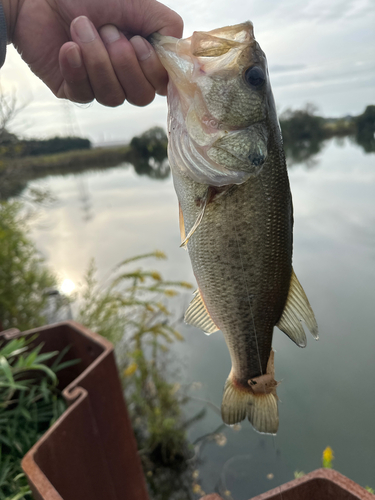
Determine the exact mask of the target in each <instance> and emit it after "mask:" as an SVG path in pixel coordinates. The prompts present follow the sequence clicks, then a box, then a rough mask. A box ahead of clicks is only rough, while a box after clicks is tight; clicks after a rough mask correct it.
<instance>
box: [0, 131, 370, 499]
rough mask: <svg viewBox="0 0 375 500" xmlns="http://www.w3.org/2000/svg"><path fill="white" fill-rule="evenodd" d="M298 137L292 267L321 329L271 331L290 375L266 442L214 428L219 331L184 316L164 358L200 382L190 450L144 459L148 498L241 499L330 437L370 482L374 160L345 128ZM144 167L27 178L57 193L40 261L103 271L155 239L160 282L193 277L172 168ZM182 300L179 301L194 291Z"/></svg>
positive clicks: (189, 412)
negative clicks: (165, 458)
mask: <svg viewBox="0 0 375 500" xmlns="http://www.w3.org/2000/svg"><path fill="white" fill-rule="evenodd" d="M304 140H305V141H307V142H306V143H305V144H306V149H307V150H309V151H313V153H312V154H311V155H309V154H306V155H305V156H304V158H303V161H304V163H306V159H307V160H309V159H316V158H319V160H320V163H319V168H315V169H310V170H309V169H306V168H301V167H298V166H295V167H293V168H292V169H291V172H290V181H291V186H292V192H293V201H294V207H295V259H294V265H295V268H296V270H298V272H299V274H300V276H301V281H303V283H304V286H305V288H306V291H308V293H309V298H310V300H311V302H312V304H313V306H314V309H315V311H316V314H317V318H318V321H319V325H320V328H321V340H320V341H319V342H317V343H315V342H314V343H312V342H310V343H309V345H308V347H307V348H306V349H305V350H298V348H296V347H295V346H293V345H291V343H290V341H289V340H288V339H287V338H286V337H285V336H283V335H282V334H280V332H278V331H277V330H276V331H275V335H274V345H275V348H276V349H277V351H278V366H277V371H278V374H279V377H280V379H284V380H286V381H287V383H285V384H283V383H282V384H281V385H280V394H279V395H280V398H281V400H282V403H281V404H280V421H281V425H280V431H279V433H278V435H277V437H276V438H275V440H273V439H272V438H270V439H267V438H265V437H263V436H260V435H258V434H256V433H255V432H253V431H252V430H251V429H250V428H249V425H248V423H247V422H244V424H243V426H242V428H241V430H239V431H235V430H234V429H231V428H228V427H225V428H224V427H222V422H221V419H220V415H219V413H218V412H217V411H216V408H217V406H218V405H220V402H221V397H222V389H223V384H224V381H225V379H226V377H227V374H228V372H229V369H230V366H229V364H230V361H229V357H228V354H227V349H226V347H225V343H224V340H223V338H222V336H221V335H220V333H218V334H217V335H216V336H214V335H212V336H210V337H206V336H204V335H202V333H201V332H199V331H197V330H194V329H193V328H190V327H187V326H182V327H181V331H182V333H183V336H184V337H185V342H184V343H181V344H177V345H176V346H175V349H174V350H173V356H172V358H173V360H174V362H175V363H176V365H178V367H179V368H180V369H181V374H180V380H179V381H183V383H184V384H186V385H188V386H191V388H193V385H192V384H193V383H194V382H199V384H196V388H194V391H195V392H194V397H193V395H192V394H191V392H190V393H189V396H190V398H189V401H188V403H187V404H186V406H184V407H183V410H182V411H183V415H184V419H185V420H186V421H189V419H192V418H193V417H194V416H195V415H197V414H200V412H202V411H203V410H206V411H205V413H204V414H203V413H202V418H201V419H200V420H198V421H195V422H194V425H191V426H190V427H189V428H188V429H187V435H188V439H189V441H190V443H191V444H192V447H189V446H188V447H187V449H186V455H185V458H187V460H186V461H185V462H186V463H184V460H182V461H178V460H176V462H175V463H174V466H173V467H167V466H166V465H165V464H164V465H160V464H159V465H157V466H155V465H150V464H149V468H148V469H147V473H148V478H149V480H150V485H151V486H150V488H151V489H152V491H154V495H155V498H158V499H159V498H160V499H163V500H164V498H166V499H167V498H168V499H169V498H173V499H174V500H180V499H181V500H182V499H185V498H186V499H191V498H196V497H199V495H200V492H202V491H206V492H207V493H208V492H212V491H215V490H216V491H219V492H220V493H221V495H222V496H223V497H224V498H225V494H227V493H228V492H229V493H228V494H230V495H231V496H232V497H233V498H235V499H236V500H247V499H248V498H249V497H251V496H252V495H255V494H258V493H261V492H262V491H265V490H267V489H270V488H273V487H276V486H277V485H278V484H280V483H282V482H286V481H288V480H290V479H292V478H293V474H294V472H295V471H296V470H304V471H306V472H309V471H311V470H313V469H315V468H317V467H319V466H320V456H321V452H322V450H323V449H324V448H325V447H326V446H327V445H330V446H332V447H333V449H334V450H335V452H336V457H337V461H336V466H337V468H338V470H339V471H340V472H343V473H344V474H345V475H347V476H349V477H350V478H352V479H354V480H355V481H357V482H358V483H360V484H362V485H366V484H368V483H370V486H374V484H373V479H372V477H373V463H374V458H375V457H374V449H375V441H374V439H375V435H374V433H373V432H372V426H373V423H372V420H373V415H374V412H375V407H374V399H373V398H371V397H368V395H369V394H372V393H373V387H372V386H373V380H374V377H375V372H374V370H375V365H374V363H373V353H374V349H375V344H374V339H375V337H374V335H373V324H374V321H375V317H374V308H373V301H374V288H373V283H374V279H375V275H374V271H375V267H374V216H373V214H374V210H375V207H374V200H375V172H374V169H373V164H372V161H371V160H372V158H371V157H369V156H366V155H365V154H364V153H365V151H366V149H365V148H364V147H363V146H361V149H359V147H358V145H356V144H355V143H354V140H348V139H347V138H345V139H341V146H340V147H338V141H337V139H336V140H334V141H329V140H323V141H320V143H319V141H318V144H320V145H321V149H320V150H319V151H320V152H319V153H317V152H316V150H315V152H314V148H312V147H310V146H311V144H310V146H309V142H308V139H304ZM301 144H302V145H303V144H304V143H303V141H302V142H300V147H302V145H301ZM366 144H368V143H367V142H366ZM370 145H371V141H370ZM314 147H315V146H314ZM366 147H367V146H366ZM309 148H310V149H309ZM370 149H371V148H370ZM290 154H291V153H289V157H290ZM145 171H147V168H145ZM150 177H151V176H149V175H148V174H147V173H146V174H144V175H138V174H136V172H135V170H133V168H131V167H130V165H129V164H126V165H124V164H123V165H122V167H120V168H111V169H108V170H105V171H104V170H101V171H93V170H90V171H87V172H85V173H80V174H79V175H74V176H73V175H70V176H64V177H62V176H60V177H58V178H57V177H53V176H52V175H51V176H49V177H48V178H47V179H45V180H43V181H41V180H38V181H33V182H31V183H30V184H29V188H28V189H30V187H36V186H40V185H44V186H45V187H48V188H49V189H51V191H52V192H54V193H56V195H57V197H58V198H59V200H60V203H59V205H58V206H52V207H48V209H46V210H44V212H43V217H44V221H45V223H46V224H48V227H50V230H48V231H45V229H43V228H41V227H40V225H39V226H38V227H36V226H34V227H33V229H32V236H33V239H34V240H35V241H36V242H37V245H38V248H39V249H40V250H41V251H42V253H43V254H44V255H45V256H46V258H47V260H48V263H49V265H50V266H51V267H53V268H54V269H56V270H58V271H59V272H64V273H65V274H66V276H69V278H71V279H72V280H73V281H74V282H75V283H78V282H79V281H80V280H81V278H82V269H85V268H86V267H87V263H88V259H89V258H90V257H91V256H94V257H95V258H96V260H97V262H98V267H99V270H100V272H101V273H102V274H104V273H105V272H106V271H107V270H108V268H111V267H113V265H114V264H115V263H116V262H120V261H121V260H123V259H124V258H125V256H128V255H135V254H140V253H142V252H144V251H145V249H150V247H151V248H161V249H162V250H165V252H166V253H167V254H168V255H169V256H170V260H169V261H168V262H161V263H160V266H158V270H159V271H162V272H163V274H165V276H166V278H167V279H171V280H173V279H175V278H176V277H178V279H183V280H186V281H190V282H192V281H193V279H194V277H193V275H192V272H191V268H190V264H189V262H188V257H187V254H186V252H183V251H182V250H180V249H179V247H178V245H179V234H178V215H177V214H178V211H177V206H176V205H177V203H176V198H175V193H174V191H173V186H172V181H171V178H170V177H169V178H167V179H166V180H165V181H164V182H159V183H157V182H154V181H153V179H151V178H150ZM77 178H78V179H82V180H83V181H84V185H85V189H86V190H87V191H89V193H90V203H91V206H92V207H95V213H96V217H95V218H94V219H92V220H91V221H90V224H86V223H84V221H82V220H81V218H80V217H77V213H78V214H79V213H80V210H81V209H82V202H81V200H80V198H79V197H78V196H77ZM154 178H155V177H154ZM93 209H94V208H93ZM46 224H45V225H46ZM0 250H1V248H0ZM23 295H24V294H23ZM185 299H186V302H187V303H188V302H189V299H190V297H187V296H186V297H185ZM171 363H172V362H171ZM312 374H313V375H312ZM174 382H175V380H174ZM194 387H195V386H194ZM337 422H340V425H337ZM223 444H224V445H223ZM279 450H280V451H279ZM184 453H185V452H184ZM184 453H182V454H181V456H183V455H184ZM156 454H158V450H157V449H156ZM353 457H355V459H353ZM171 490H172V491H171ZM179 492H181V493H179ZM157 495H159V496H157ZM172 495H175V496H174V497H173V496H172ZM178 495H179V496H178ZM228 498H230V497H228Z"/></svg>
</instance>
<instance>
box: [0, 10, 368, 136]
mask: <svg viewBox="0 0 375 500" xmlns="http://www.w3.org/2000/svg"><path fill="white" fill-rule="evenodd" d="M165 3H166V4H167V5H168V6H169V7H171V8H172V9H174V10H176V11H177V12H178V13H179V14H180V15H181V16H182V18H183V19H184V22H185V31H184V35H185V36H190V35H191V34H192V32H193V31H194V30H203V31H205V30H211V29H214V28H218V27H220V26H225V25H229V24H237V23H241V22H243V21H246V20H248V19H250V20H251V21H252V22H253V24H254V30H255V35H256V38H257V40H258V42H259V43H260V45H261V47H262V49H263V50H264V52H265V53H266V55H267V59H268V65H269V68H270V77H271V83H272V88H273V92H274V95H275V100H276V104H277V108H278V110H279V112H280V111H283V110H285V109H286V108H290V107H292V108H299V107H302V106H304V105H305V104H306V103H308V102H311V103H314V104H316V105H317V106H318V109H319V111H320V112H321V114H323V115H324V116H342V115H346V114H359V113H361V112H362V111H363V110H364V108H365V106H366V105H367V104H371V103H373V104H374V103H375V29H374V26H375V4H374V2H373V0H329V1H328V0H310V1H302V0H258V1H255V0H250V1H249V0H245V1H244V0H230V1H229V0H215V1H211V0H190V1H186V0H169V1H168V2H165ZM0 76H1V82H2V86H3V89H4V90H5V91H10V90H11V89H15V90H16V92H17V97H18V99H19V100H20V101H21V102H30V104H29V105H28V106H27V108H26V109H25V111H24V112H23V113H22V115H21V117H20V119H19V120H18V122H17V123H15V124H14V129H15V131H16V132H19V133H22V134H23V135H27V136H34V137H35V136H42V137H50V136H54V135H64V134H67V133H68V134H69V133H70V134H72V133H75V134H82V135H83V136H86V137H89V138H90V139H91V140H93V141H94V142H106V141H123V140H129V139H130V138H131V137H133V136H134V135H135V134H138V133H140V132H142V131H144V130H146V129H148V128H149V127H152V126H154V125H162V126H164V127H165V124H166V102H165V101H166V100H165V99H164V98H161V97H157V98H156V99H155V101H154V102H153V103H152V104H151V105H149V106H147V107H146V108H135V107H134V106H131V105H129V104H124V105H122V106H120V107H119V108H116V109H110V108H105V107H103V106H101V105H100V104H97V103H93V104H91V105H88V106H78V105H75V104H71V103H67V102H64V101H61V100H58V99H57V98H55V97H54V96H53V94H52V93H51V92H50V91H49V90H48V89H47V88H46V87H45V86H44V84H42V83H41V82H40V81H39V80H38V78H36V77H35V76H34V75H33V74H32V73H31V72H30V70H29V69H28V67H27V66H26V64H25V63H23V61H22V60H21V58H20V57H19V56H18V54H17V53H16V51H15V50H14V49H13V47H9V48H8V55H7V59H6V63H5V65H4V67H3V68H2V70H1V73H0Z"/></svg>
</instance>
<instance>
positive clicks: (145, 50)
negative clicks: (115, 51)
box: [129, 35, 152, 61]
mask: <svg viewBox="0 0 375 500" xmlns="http://www.w3.org/2000/svg"><path fill="white" fill-rule="evenodd" d="M129 41H130V43H131V44H132V45H133V49H134V52H135V55H136V56H137V59H138V61H145V60H146V59H148V58H149V57H150V55H151V54H152V51H151V46H150V45H149V44H148V43H147V42H146V40H145V39H144V38H142V37H141V36H138V35H137V36H133V38H131V39H130V40H129Z"/></svg>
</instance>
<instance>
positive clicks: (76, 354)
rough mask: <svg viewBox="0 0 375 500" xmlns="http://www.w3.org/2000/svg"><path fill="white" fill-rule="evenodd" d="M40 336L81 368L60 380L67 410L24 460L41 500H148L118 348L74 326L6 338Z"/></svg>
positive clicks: (66, 324) (66, 372)
mask: <svg viewBox="0 0 375 500" xmlns="http://www.w3.org/2000/svg"><path fill="white" fill-rule="evenodd" d="M35 333H38V338H37V339H36V341H35V342H36V343H37V344H39V343H40V342H44V347H43V349H42V352H46V351H55V350H58V351H61V350H62V349H63V348H64V347H66V346H67V345H70V346H71V348H70V350H69V352H68V354H67V357H66V358H64V359H65V360H66V359H80V363H79V364H77V365H74V366H71V367H69V368H67V369H65V370H61V372H59V385H60V388H61V389H62V390H63V396H64V398H65V400H66V402H67V404H68V409H67V410H66V411H65V412H64V414H63V415H62V416H61V417H60V418H59V419H58V420H57V421H56V423H55V424H54V425H53V426H52V427H51V428H50V429H49V430H48V431H47V432H46V433H45V434H44V435H43V436H42V438H41V439H40V440H39V441H38V442H37V443H36V444H35V445H34V446H33V447H32V448H31V449H30V451H29V452H28V453H27V454H26V455H25V456H24V458H23V460H22V468H23V470H24V471H25V474H26V476H27V479H28V481H29V484H30V487H31V489H32V492H33V495H34V499H35V500H148V495H147V489H146V484H145V480H144V476H143V472H142V467H141V463H140V460H139V457H138V453H137V444H136V441H135V437H134V434H133V431H132V428H131V424H130V420H129V417H128V412H127V409H126V405H125V401H124V398H123V394H122V387H121V383H120V380H119V376H118V373H117V369H116V364H115V359H114V355H113V346H112V344H111V343H110V342H109V341H107V340H106V339H104V338H102V337H100V336H99V335H97V334H95V333H93V332H91V331H90V330H88V329H87V328H84V327H83V326H81V325H79V324H78V323H75V322H73V321H67V322H64V323H58V324H56V325H51V326H46V327H42V328H37V329H34V330H29V331H27V332H23V333H20V332H18V331H16V330H11V331H7V332H3V333H1V334H0V337H2V338H5V339H8V340H10V339H11V338H14V337H15V336H17V337H18V336H30V335H34V334H35Z"/></svg>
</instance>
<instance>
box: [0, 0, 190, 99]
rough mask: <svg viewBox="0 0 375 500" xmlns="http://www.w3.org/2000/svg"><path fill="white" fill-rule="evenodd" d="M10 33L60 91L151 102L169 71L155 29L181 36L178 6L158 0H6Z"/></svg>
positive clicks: (72, 95)
mask: <svg viewBox="0 0 375 500" xmlns="http://www.w3.org/2000/svg"><path fill="white" fill-rule="evenodd" d="M2 3H3V8H4V13H5V18H6V23H7V33H8V41H10V42H12V43H13V44H14V46H15V47H16V48H17V50H18V51H19V52H20V54H21V56H22V58H23V59H24V61H25V62H26V63H27V64H29V66H30V68H31V69H32V71H33V72H34V73H35V74H36V75H37V76H39V77H40V78H41V79H42V80H43V81H44V83H45V84H46V85H47V86H48V87H49V88H50V89H51V90H52V92H53V93H54V94H55V95H56V96H57V97H61V98H67V99H70V100H71V101H75V102H90V101H92V100H93V99H96V100H97V101H99V102H100V103H101V104H104V105H106V106H118V105H120V104H122V103H123V102H124V101H125V100H128V101H129V102H131V103H132V104H135V105H138V106H145V105H147V104H149V103H150V102H151V101H152V100H153V99H154V97H155V92H157V93H159V94H162V95H165V93H166V87H167V81H168V76H167V73H166V71H165V69H164V68H163V66H162V65H161V64H160V62H159V59H158V57H157V56H156V54H155V51H154V49H153V48H152V46H151V45H150V44H149V43H148V42H147V41H146V40H145V38H144V37H147V36H148V35H150V34H151V33H154V32H159V33H161V34H163V35H171V36H175V37H180V36H181V35H182V20H181V18H180V16H178V14H176V13H175V12H174V11H172V10H171V9H169V8H168V7H166V6H164V5H163V4H161V3H159V2H157V1H155V0H107V1H105V2H103V1H102V0H2Z"/></svg>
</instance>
